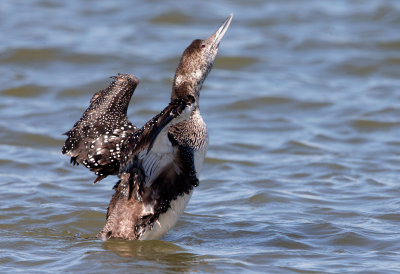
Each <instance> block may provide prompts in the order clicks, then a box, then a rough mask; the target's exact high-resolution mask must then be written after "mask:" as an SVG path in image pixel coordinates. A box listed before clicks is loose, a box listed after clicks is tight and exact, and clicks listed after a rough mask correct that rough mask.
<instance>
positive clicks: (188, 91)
mask: <svg viewBox="0 0 400 274" xmlns="http://www.w3.org/2000/svg"><path fill="white" fill-rule="evenodd" d="M200 89H201V85H200V86H199V85H198V84H197V83H194V82H193V81H182V82H178V81H176V77H175V81H174V84H173V86H172V94H171V101H172V100H175V99H177V98H182V97H184V96H187V95H192V96H193V97H194V98H195V105H197V106H198V103H199V95H200Z"/></svg>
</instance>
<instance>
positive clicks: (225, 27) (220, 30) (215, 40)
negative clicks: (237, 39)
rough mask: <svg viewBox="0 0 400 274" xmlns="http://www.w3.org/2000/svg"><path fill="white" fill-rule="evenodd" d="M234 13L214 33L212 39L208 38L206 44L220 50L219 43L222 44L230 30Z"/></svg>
mask: <svg viewBox="0 0 400 274" xmlns="http://www.w3.org/2000/svg"><path fill="white" fill-rule="evenodd" d="M232 18H233V13H231V14H230V15H229V16H228V18H226V20H225V21H224V23H222V25H221V26H220V27H219V28H218V29H217V31H216V32H214V33H213V34H212V35H211V36H210V37H208V38H207V39H206V40H205V41H206V43H207V44H208V43H210V44H212V45H213V46H214V47H216V48H218V46H219V43H220V42H221V40H222V38H223V37H224V35H225V33H226V31H227V30H228V28H229V25H230V24H231V22H232Z"/></svg>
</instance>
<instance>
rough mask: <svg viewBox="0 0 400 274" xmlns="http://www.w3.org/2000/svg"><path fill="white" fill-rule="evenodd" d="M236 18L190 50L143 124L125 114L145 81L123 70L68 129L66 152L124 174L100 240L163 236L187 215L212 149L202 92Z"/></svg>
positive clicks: (103, 171)
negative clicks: (163, 102)
mask: <svg viewBox="0 0 400 274" xmlns="http://www.w3.org/2000/svg"><path fill="white" fill-rule="evenodd" d="M232 18H233V14H231V15H230V16H229V17H228V18H227V19H226V20H225V21H224V23H223V24H222V25H221V26H220V27H219V28H218V30H217V31H216V32H215V33H214V34H212V35H211V36H210V37H208V38H207V39H205V40H200V39H197V40H194V41H193V42H192V43H191V44H190V45H189V46H188V47H187V48H186V49H185V51H184V52H183V55H182V57H181V60H180V62H179V65H178V68H177V69H176V73H175V77H174V81H173V86H172V94H171V101H170V103H169V104H168V106H167V107H166V108H164V110H163V111H161V112H160V113H159V114H158V115H156V116H155V117H153V118H152V119H151V120H150V121H148V122H147V123H146V124H145V125H144V126H143V127H141V128H137V127H136V126H134V125H133V124H132V123H131V122H130V121H129V120H128V118H127V117H126V114H127V109H128V104H129V101H130V99H131V97H132V95H133V92H134V90H135V88H136V87H137V85H138V83H139V80H138V79H137V78H136V77H135V76H133V75H129V74H118V75H117V76H115V77H113V78H114V81H113V82H112V83H111V84H110V86H109V87H108V88H106V89H104V90H101V91H99V92H97V93H95V94H94V96H93V98H92V99H91V101H90V106H89V108H88V109H87V110H86V111H85V112H84V114H83V116H82V117H81V119H80V120H79V121H78V122H76V123H75V125H74V126H73V128H72V129H71V130H69V131H68V132H66V133H65V134H66V135H67V140H66V142H65V144H64V146H63V148H62V153H63V154H67V155H68V156H70V157H71V163H73V164H83V165H84V166H86V167H87V168H89V169H90V170H91V171H93V172H95V174H96V175H97V178H96V179H95V181H94V183H97V182H99V181H100V180H102V179H103V178H105V177H106V176H108V175H117V176H118V177H119V178H120V180H119V181H118V182H117V184H116V185H115V186H114V190H115V192H114V194H113V196H112V198H111V201H110V204H109V206H108V210H107V218H106V224H105V226H104V228H103V229H102V231H101V232H100V233H99V234H98V236H99V237H101V238H102V239H104V240H106V239H109V238H122V239H128V240H153V239H160V238H161V237H162V236H164V235H165V234H166V233H167V232H168V231H169V229H170V228H171V227H173V226H174V225H175V224H176V222H177V220H178V218H179V217H180V216H181V215H182V214H183V211H184V209H185V207H186V205H187V203H188V202H189V199H190V197H191V195H192V192H193V188H194V187H196V186H198V184H199V173H200V170H201V168H202V164H203V161H204V157H205V154H206V151H207V148H208V134H207V128H206V124H205V123H204V121H203V118H202V117H201V115H200V109H199V92H200V89H201V87H202V84H203V82H204V80H205V79H206V77H207V75H208V73H209V72H210V71H211V69H212V67H213V64H214V61H215V58H216V56H217V53H218V47H219V44H220V42H221V40H222V38H223V36H224V34H225V33H226V31H227V29H228V27H229V25H230V23H231V21H232Z"/></svg>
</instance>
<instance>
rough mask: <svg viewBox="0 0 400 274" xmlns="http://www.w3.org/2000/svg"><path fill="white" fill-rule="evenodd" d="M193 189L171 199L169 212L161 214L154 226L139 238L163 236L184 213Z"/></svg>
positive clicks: (156, 238)
mask: <svg viewBox="0 0 400 274" xmlns="http://www.w3.org/2000/svg"><path fill="white" fill-rule="evenodd" d="M192 193H193V190H191V191H190V193H189V194H184V195H183V196H179V197H178V198H177V199H176V200H173V201H171V207H170V208H169V209H168V211H167V212H165V213H163V214H161V215H160V217H159V218H158V220H157V221H156V222H155V223H154V225H153V228H152V229H151V230H150V229H149V230H147V231H146V232H145V233H144V234H143V236H142V237H140V239H139V240H158V239H160V238H161V237H163V236H164V235H165V234H166V233H167V232H168V231H169V230H170V229H171V228H172V227H173V226H174V225H175V224H176V222H177V221H178V219H179V217H180V216H181V215H182V214H183V211H184V210H185V207H186V205H187V204H188V202H189V200H190V198H191V197H192Z"/></svg>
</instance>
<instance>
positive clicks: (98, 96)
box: [62, 74, 139, 183]
mask: <svg viewBox="0 0 400 274" xmlns="http://www.w3.org/2000/svg"><path fill="white" fill-rule="evenodd" d="M112 78H113V79H114V81H113V82H112V83H111V84H110V86H109V87H107V88H106V89H104V90H100V91H98V92H97V93H95V94H94V95H93V97H92V99H91V100H90V106H89V107H88V108H87V109H86V111H85V112H84V113H83V115H82V117H81V119H80V120H79V121H78V122H76V123H75V125H74V126H73V128H72V129H71V130H69V131H68V132H66V133H65V135H67V136H68V138H67V140H66V141H65V144H64V146H63V148H62V153H63V154H67V155H68V156H70V157H71V163H73V164H74V165H75V164H83V165H84V166H86V167H87V168H89V169H90V170H91V171H93V172H95V174H96V175H98V176H97V178H96V180H95V182H94V183H96V182H98V181H100V180H101V179H103V178H105V177H106V176H108V175H116V174H118V171H119V168H120V159H121V148H122V146H123V145H124V142H125V140H126V139H127V137H128V136H130V135H132V134H133V133H134V132H135V131H136V130H137V127H135V126H134V125H133V124H132V123H131V122H130V121H129V120H128V118H127V117H126V114H127V109H128V105H129V101H130V100H131V97H132V95H133V92H134V90H135V88H136V87H137V85H138V83H139V80H138V79H137V78H136V77H135V76H133V75H129V74H118V75H117V76H114V77H112Z"/></svg>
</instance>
